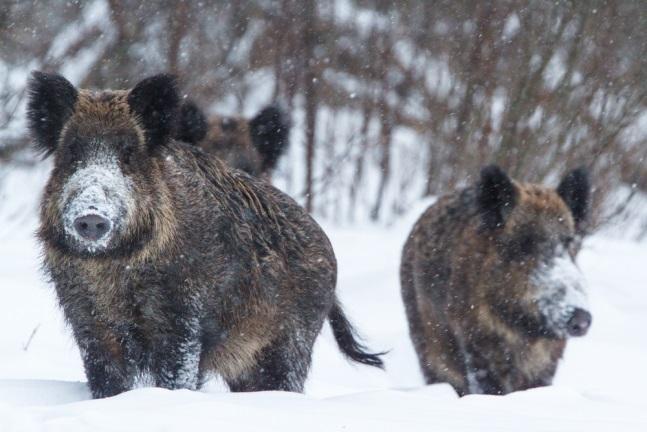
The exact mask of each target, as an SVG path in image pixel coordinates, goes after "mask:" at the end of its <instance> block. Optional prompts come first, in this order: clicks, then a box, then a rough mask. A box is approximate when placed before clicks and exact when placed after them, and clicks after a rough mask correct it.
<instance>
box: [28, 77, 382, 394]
mask: <svg viewBox="0 0 647 432" xmlns="http://www.w3.org/2000/svg"><path fill="white" fill-rule="evenodd" d="M61 79H62V78H61ZM145 82H147V83H152V84H150V87H147V86H146V85H145V86H141V87H139V95H138V97H140V96H141V97H143V99H142V100H144V101H146V100H148V99H150V97H151V95H150V94H148V93H150V92H151V91H153V90H155V89H157V88H158V87H159V86H160V85H164V83H165V82H167V83H170V84H169V85H171V84H172V80H170V79H169V78H168V77H161V78H153V79H150V80H147V81H145ZM147 85H148V84H147ZM171 87H173V86H172V85H171ZM153 93H154V94H157V93H155V92H153ZM171 93H172V91H171V90H169V89H165V91H164V92H162V94H164V95H166V97H168V101H169V102H168V103H169V104H173V103H174V102H173V101H174V100H176V99H177V98H176V97H174V95H172V94H171ZM37 96H42V95H40V94H38V95H37ZM47 96H48V94H47V93H45V94H44V96H43V97H45V98H46V97H47ZM133 103H136V104H137V105H138V109H139V111H138V112H135V111H134V110H133V108H132V104H133ZM156 103H159V101H156ZM147 109H148V108H147V107H146V106H145V103H144V102H142V101H141V100H136V101H133V94H132V93H131V92H129V91H104V92H90V91H86V90H80V91H79V92H78V99H77V100H76V101H75V105H74V110H73V112H72V113H71V115H70V116H69V118H67V119H66V121H65V123H64V124H63V125H62V127H61V129H60V136H58V138H57V140H56V141H57V145H56V148H55V150H54V159H55V161H54V169H53V171H52V175H51V177H50V180H49V182H48V184H47V186H46V190H45V194H44V197H43V201H42V204H41V225H40V229H39V239H40V241H41V243H42V244H43V247H44V252H45V253H44V267H45V269H46V271H47V273H48V274H49V276H50V277H51V279H52V281H53V282H54V285H55V287H56V292H57V295H58V299H59V302H60V305H61V307H62V309H63V312H64V314H65V317H66V319H67V321H68V322H69V324H70V325H71V327H72V330H73V333H74V337H75V339H76V341H77V343H78V345H79V348H80V351H81V354H82V356H83V361H84V365H85V370H86V375H87V377H88V381H89V386H90V389H91V391H92V394H93V396H95V397H105V396H110V395H114V394H117V393H119V392H122V391H125V390H128V389H131V388H133V386H134V385H135V384H136V381H137V379H138V377H140V376H150V377H152V380H153V382H154V384H155V385H158V386H162V387H166V388H197V387H198V386H199V385H200V384H201V383H202V381H203V380H204V379H205V378H206V377H207V376H208V375H210V374H218V375H220V376H222V377H223V378H224V379H225V381H226V382H227V383H228V384H229V386H230V388H231V389H232V390H234V391H252V390H289V391H301V390H302V389H303V383H304V381H305V379H306V377H307V373H308V369H309V366H310V360H311V351H312V346H313V344H314V340H315V338H316V337H317V335H318V334H319V331H320V329H321V327H322V325H323V321H324V320H325V319H326V317H328V315H329V314H330V313H331V311H332V310H333V307H334V309H335V314H336V315H335V316H339V314H340V313H341V310H340V309H339V306H338V305H337V304H336V302H335V293H334V289H335V284H336V272H337V267H336V261H335V257H334V253H333V250H332V247H331V245H330V242H329V241H328V238H327V237H326V235H325V234H324V232H323V231H322V230H321V228H320V227H319V226H318V225H317V223H316V222H315V221H314V220H313V219H312V218H311V217H310V216H309V215H308V214H307V213H306V212H305V211H304V210H303V209H302V208H301V207H300V206H299V205H297V204H296V203H295V202H294V201H293V200H292V199H291V198H289V197H288V196H287V195H285V194H283V193H282V192H280V191H279V190H277V189H275V188H273V187H272V186H271V185H269V184H268V183H267V182H265V181H262V180H260V179H256V178H253V177H251V176H249V175H247V174H246V173H244V172H241V171H238V170H233V169H231V168H229V167H228V166H227V165H226V164H225V163H223V162H221V161H220V160H218V159H217V158H214V157H211V156H209V155H207V154H205V153H204V152H203V151H202V150H201V149H199V148H197V147H195V146H192V145H189V144H184V143H181V142H177V141H174V140H172V139H170V138H169V137H168V136H163V135H161V134H164V133H170V131H169V129H168V127H167V126H168V125H157V124H156V123H155V122H156V119H157V120H159V121H166V120H164V119H165V117H164V116H160V117H154V118H146V117H145V116H146V115H148V114H146V113H147ZM164 110H166V108H164ZM173 111H174V108H173V107H172V106H170V107H168V110H167V114H168V113H172V112H173ZM165 131H166V132H165ZM151 136H153V137H155V138H154V139H152V138H151ZM109 157H110V158H112V159H114V161H113V162H111V163H115V164H118V167H119V170H121V172H122V173H123V175H124V176H126V177H127V178H128V180H129V184H131V185H132V186H131V189H132V190H130V191H129V193H132V195H133V200H132V202H134V206H135V207H134V209H133V210H132V212H130V213H129V215H130V216H128V217H127V218H128V220H125V221H124V226H125V227H126V228H125V229H124V230H123V232H121V231H120V233H119V237H118V238H117V239H116V240H114V242H113V243H114V245H113V246H111V247H110V248H109V249H106V250H105V251H103V252H101V253H89V252H87V253H86V252H83V251H79V250H77V249H75V248H74V247H73V246H72V245H71V244H70V240H69V238H68V236H67V234H66V233H65V231H64V229H63V228H62V216H63V215H62V212H63V211H64V209H62V208H61V197H62V194H63V190H64V189H65V184H66V182H67V180H68V179H69V178H70V177H71V176H72V174H74V173H75V170H76V169H78V168H79V167H81V166H83V164H84V163H86V161H85V159H84V158H100V159H101V158H104V159H106V158H109ZM112 159H111V161H112ZM111 244H112V243H111ZM341 316H342V317H343V314H342V315H341ZM338 321H340V322H341V324H337V325H343V326H345V327H346V328H345V329H344V330H345V331H346V332H347V333H348V334H352V328H350V324H349V323H348V322H347V321H346V320H345V319H344V320H338ZM339 343H340V348H341V349H342V351H343V352H345V353H346V354H348V353H351V354H352V356H351V357H352V358H353V359H356V360H357V361H360V362H363V363H366V364H371V365H377V366H380V365H381V361H380V360H379V358H378V357H377V356H374V355H371V354H368V353H365V352H363V351H361V350H360V349H359V348H358V347H359V345H357V344H356V343H355V341H354V340H352V339H351V340H347V339H344V340H343V341H340V342H339ZM358 350H359V351H358ZM349 355H350V354H349Z"/></svg>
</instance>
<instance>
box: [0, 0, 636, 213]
mask: <svg viewBox="0 0 647 432" xmlns="http://www.w3.org/2000/svg"><path fill="white" fill-rule="evenodd" d="M646 29H647V7H645V3H644V2H642V1H639V0H635V1H630V0H625V1H621V0H606V1H605V0H592V1H586V2H584V1H543V0H537V1H515V0H493V1H488V2H477V1H468V0H437V1H425V0H418V1H414V0H403V1H386V0H334V1H333V0H330V1H315V0H304V1H301V0H247V1H236V2H230V1H217V0H202V1H171V0H167V1H160V2H140V1H130V0H93V1H69V2H60V1H54V0H42V1H7V0H4V1H3V2H2V4H1V5H0V170H2V169H7V168H8V167H10V166H15V165H16V164H23V165H24V164H34V163H35V161H36V159H35V156H34V155H33V154H32V153H30V152H29V151H28V150H26V149H27V142H28V140H27V138H26V136H25V130H24V112H23V111H24V103H25V92H24V86H25V82H26V78H27V76H28V73H29V71H30V70H32V69H41V70H47V71H56V72H59V73H62V74H64V75H65V76H67V77H68V78H69V79H70V80H72V81H73V82H74V83H75V84H78V85H80V86H85V87H99V88H106V87H108V88H127V87H129V86H132V85H133V84H134V83H136V82H137V81H138V80H140V79H141V78H143V77H144V76H146V75H149V74H152V73H157V72H161V71H170V72H172V73H175V74H177V75H178V77H179V78H180V82H181V84H182V88H183V92H184V93H185V95H187V97H190V98H191V99H194V100H196V101H197V102H198V103H199V104H200V105H201V106H202V107H203V108H205V109H206V110H207V111H208V112H211V113H223V114H234V113H244V114H246V115H251V114H253V113H255V112H256V111H257V110H258V109H259V108H261V107H262V106H263V105H264V104H266V103H268V102H271V101H273V100H279V101H281V102H282V103H283V104H284V105H285V106H286V107H287V108H288V109H289V110H290V111H291V113H292V115H293V120H294V125H295V127H294V132H293V135H292V138H293V139H292V148H291V151H290V154H289V155H288V156H287V157H286V158H285V160H284V161H282V164H281V169H280V170H279V172H278V173H277V174H276V176H275V179H274V180H275V182H276V183H277V184H278V185H279V186H280V187H282V188H283V189H286V190H287V191H288V192H290V193H291V194H292V195H294V196H295V197H296V198H297V199H299V200H300V201H301V202H302V203H303V204H304V205H306V206H307V207H308V208H309V209H310V210H312V211H314V212H315V213H317V214H320V215H324V216H326V217H328V218H331V219H333V220H337V221H348V220H356V219H358V218H371V219H374V220H390V219H392V218H394V217H396V216H397V215H399V214H400V213H402V212H403V211H406V210H407V209H408V208H409V207H410V205H411V204H412V203H413V202H415V201H416V200H418V199H420V198H421V197H422V196H426V195H437V194H441V193H443V192H444V191H446V190H447V189H448V188H452V187H455V186H460V185H463V184H466V183H468V182H470V181H473V178H474V176H475V175H477V173H478V170H479V167H480V166H482V165H484V164H487V163H492V162H496V163H498V164H500V165H502V166H503V167H505V168H506V169H507V170H509V172H510V173H511V174H512V175H514V176H517V177H518V178H520V179H524V180H528V181H542V182H548V183H549V184H551V183H555V182H556V178H557V177H558V176H559V175H561V174H562V173H563V172H564V171H565V170H566V169H568V168H572V167H574V166H578V165H585V166H587V167H589V168H590V169H591V170H592V172H593V173H594V179H595V185H596V187H597V190H596V194H595V197H596V206H597V207H598V208H601V206H600V204H601V203H602V202H604V201H605V200H608V197H609V196H610V195H611V192H615V191H618V190H621V189H622V190H625V191H629V192H628V193H625V194H624V195H623V196H624V198H623V200H622V202H620V203H616V205H615V207H614V208H612V209H611V210H609V211H607V212H606V213H605V214H598V220H599V221H604V220H605V218H607V217H609V216H611V215H615V214H616V213H618V212H621V211H622V208H623V206H625V205H626V201H627V200H628V199H629V200H630V199H631V198H632V197H633V196H634V195H635V193H637V191H642V192H647V167H646V164H645V158H646V157H647V112H646V109H645V108H646V102H647V32H646V31H645V30H646ZM3 167H4V168H3ZM616 201H617V200H616Z"/></svg>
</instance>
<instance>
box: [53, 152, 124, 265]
mask: <svg viewBox="0 0 647 432" xmlns="http://www.w3.org/2000/svg"><path fill="white" fill-rule="evenodd" d="M59 206H60V210H61V214H62V218H63V220H62V223H63V227H64V231H65V233H66V235H67V237H68V238H69V239H71V240H72V241H73V242H74V243H75V246H76V247H77V248H79V249H81V250H83V251H86V252H90V253H93V252H100V251H102V250H105V249H107V248H108V247H109V246H110V244H111V243H114V239H115V238H116V237H117V236H118V234H119V233H120V232H121V231H123V229H124V226H125V225H126V220H127V218H128V216H129V214H130V213H131V209H132V208H133V198H132V185H131V182H130V180H129V179H128V178H127V177H126V176H124V174H123V173H122V171H121V169H120V167H119V165H118V163H117V162H116V160H113V159H110V158H108V159H105V160H92V161H88V162H87V163H86V164H84V165H83V166H82V167H80V168H78V169H76V170H75V171H74V172H73V173H72V174H71V175H70V176H69V178H68V179H67V181H66V182H65V183H64V186H63V193H62V195H61V199H60V202H59Z"/></svg>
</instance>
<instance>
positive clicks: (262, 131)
mask: <svg viewBox="0 0 647 432" xmlns="http://www.w3.org/2000/svg"><path fill="white" fill-rule="evenodd" d="M180 112H181V115H180V119H179V122H178V127H177V133H176V138H177V139H179V140H181V141H186V142H190V143H193V144H197V145H198V146H200V147H201V148H202V149H203V150H205V151H206V152H208V153H211V154H213V155H215V156H217V157H219V158H220V159H222V160H223V161H225V162H226V163H227V164H228V165H229V166H231V167H233V168H237V169H240V170H243V171H245V172H247V173H248V174H251V175H253V176H256V177H265V178H267V177H269V176H270V175H271V174H272V172H273V171H274V169H275V168H276V165H277V163H278V161H279V158H280V157H281V155H282V154H283V153H284V152H285V150H286V149H287V147H288V144H289V135H290V120H289V118H288V116H287V114H286V113H285V112H284V111H283V109H282V108H280V107H279V106H278V105H269V106H267V107H265V108H263V109H262V110H261V111H260V112H259V113H258V114H257V115H256V116H254V117H253V118H251V119H249V120H248V119H245V118H242V117H221V116H213V117H211V118H210V119H209V120H207V119H206V117H205V115H204V114H203V113H202V111H201V110H200V109H199V108H198V107H197V105H195V103H193V102H191V101H187V102H185V103H184V104H183V105H182V107H181V108H180Z"/></svg>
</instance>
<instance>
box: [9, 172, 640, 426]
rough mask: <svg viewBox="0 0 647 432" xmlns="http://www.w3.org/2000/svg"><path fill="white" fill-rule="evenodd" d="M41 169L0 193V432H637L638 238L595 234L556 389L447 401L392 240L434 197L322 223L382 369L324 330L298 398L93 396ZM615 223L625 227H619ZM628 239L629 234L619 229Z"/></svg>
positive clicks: (344, 294) (220, 392) (222, 393)
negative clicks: (61, 276) (417, 345)
mask: <svg viewBox="0 0 647 432" xmlns="http://www.w3.org/2000/svg"><path fill="white" fill-rule="evenodd" d="M46 176H47V169H43V167H40V169H36V170H34V169H24V170H21V169H16V170H13V171H11V172H10V173H8V174H6V175H4V176H3V179H2V180H3V181H2V187H1V189H0V224H1V225H0V431H2V432H5V431H115V430H123V431H130V430H132V431H143V430H154V431H173V430H183V431H184V430H196V431H199V430H235V431H273V430H281V431H293V430H294V431H303V430H309V431H310V430H313V431H317V430H320V431H363V430H366V431H369V430H370V431H381V430H385V431H386V430H403V431H418V430H419V431H423V430H424V431H430V430H433V431H445V430H447V431H473V430H478V431H481V430H492V431H508V430H509V431H519V430H524V431H535V430H536V431H558V430H559V431H580V430H581V431H588V432H591V431H609V430H616V431H645V430H647V397H646V396H645V389H647V373H646V371H645V366H646V365H647V344H646V337H645V329H647V314H646V313H645V311H647V286H646V282H647V265H646V264H647V243H644V242H643V243H638V242H635V241H634V240H631V239H629V238H628V237H627V236H624V237H623V236H620V235H619V234H618V232H620V231H622V230H615V231H613V232H602V233H600V234H596V235H594V236H593V237H591V238H589V239H588V240H587V241H586V243H585V245H584V248H583V250H582V253H581V255H580V257H579V264H580V266H581V268H582V270H583V272H584V274H585V275H586V277H587V279H588V282H589V289H590V296H591V303H592V306H591V307H592V312H593V327H592V328H591V331H590V333H589V334H588V335H587V336H586V337H584V338H580V339H575V340H572V341H570V342H569V344H568V346H567V349H566V352H565V355H564V359H563V360H562V362H561V363H560V366H559V370H558V373H557V376H556V378H555V382H554V385H553V386H552V387H546V388H538V389H533V390H528V391H523V392H518V393H513V394H510V395H507V396H481V395H474V396H467V397H464V398H458V397H457V395H456V394H455V393H454V391H453V390H452V389H451V387H449V386H448V385H445V384H438V385H431V386H425V385H424V383H423V380H422V377H421V375H420V373H419V371H418V365H417V361H416V358H415V354H414V352H413V348H412V346H411V343H410V341H409V337H408V331H407V326H406V321H405V317H404V311H403V307H402V302H401V300H400V292H399V283H398V276H397V275H398V265H399V258H400V250H401V246H402V244H403V243H404V240H405V237H406V235H407V234H408V232H409V229H410V228H411V226H412V224H413V222H414V221H415V219H416V218H417V217H418V216H419V214H420V213H421V212H422V211H423V209H424V208H425V207H426V206H427V205H429V203H430V202H431V201H425V202H420V203H419V204H418V205H417V206H414V207H413V208H411V209H410V211H409V212H408V213H407V215H406V216H405V217H402V218H401V219H399V220H397V221H396V222H395V223H392V224H389V225H384V224H365V225H361V224H360V225H353V226H347V227H343V226H338V225H332V224H327V223H326V221H322V224H323V226H324V228H325V229H326V230H327V232H328V233H329V235H330V237H331V239H332V242H333V245H334V247H335V250H336V253H337V256H338V259H339V271H340V278H339V285H338V292H339V295H340V297H341V299H342V301H343V303H344V305H345V308H346V310H347V312H348V315H349V316H350V317H351V318H352V320H353V322H354V323H355V324H356V326H357V327H358V329H360V331H361V333H362V334H363V336H364V337H365V340H366V342H367V343H368V345H370V346H371V347H372V348H374V349H376V350H390V351H389V354H387V355H386V357H385V361H386V371H385V372H382V371H379V370H377V369H374V368H369V367H365V366H358V365H354V364H350V363H348V362H347V361H346V360H345V359H344V358H343V357H342V356H341V354H340V353H339V352H338V350H337V347H336V344H335V342H334V340H333V338H332V335H331V332H330V330H329V328H328V325H326V326H325V327H324V331H323V333H322V335H321V336H320V337H319V339H318V341H317V343H316V346H315V354H314V361H313V365H312V370H311V373H310V377H309V379H308V381H307V384H306V392H305V394H292V393H284V392H265V393H247V394H240V393H239V394H234V393H229V392H228V391H227V389H226V387H225V386H224V385H223V384H222V383H219V382H217V381H213V382H210V383H209V384H208V385H207V386H206V388H204V389H203V390H201V391H198V392H191V391H168V390H163V389H157V388H142V389H137V390H133V391H130V392H127V393H124V394H121V395H119V396H116V397H112V398H108V399H103V400H91V399H90V395H89V393H88V391H87V389H86V386H85V377H84V374H83V369H82V365H81V360H80V357H79V353H78V350H77V348H76V346H75V344H74V341H73V339H72V337H71V334H70V331H69V329H68V328H66V326H65V324H64V322H63V320H62V314H61V312H60V310H59V309H58V307H57V304H56V299H55V296H54V290H53V287H52V286H51V285H50V284H49V283H47V281H46V280H45V278H44V276H43V274H42V273H41V271H40V269H39V253H40V249H39V246H38V244H37V243H36V241H35V239H34V236H33V232H34V230H35V229H36V224H37V218H36V206H37V201H38V198H39V195H40V193H41V190H42V185H43V184H44V181H45V180H46ZM625 231H626V230H625ZM625 234H628V233H627V232H625Z"/></svg>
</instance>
